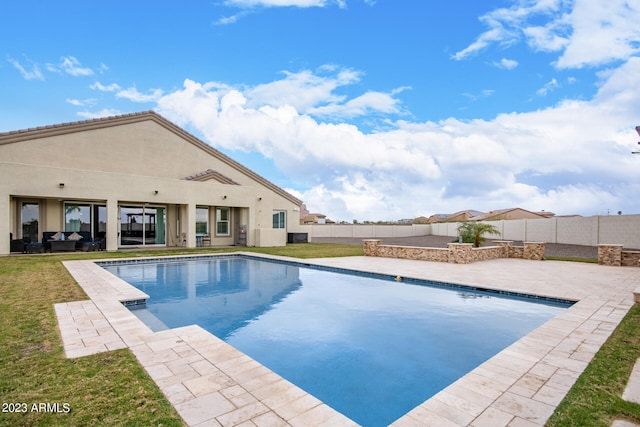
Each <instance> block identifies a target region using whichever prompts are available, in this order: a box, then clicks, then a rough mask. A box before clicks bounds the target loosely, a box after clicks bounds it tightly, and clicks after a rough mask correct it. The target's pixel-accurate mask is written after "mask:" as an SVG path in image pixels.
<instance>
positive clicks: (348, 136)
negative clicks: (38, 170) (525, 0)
mask: <svg viewBox="0 0 640 427" xmlns="http://www.w3.org/2000/svg"><path fill="white" fill-rule="evenodd" d="M340 72H341V71H340V70H334V73H335V74H334V75H333V77H331V76H327V75H326V74H323V76H324V77H322V78H320V77H319V76H317V75H315V74H313V73H310V74H309V73H306V74H305V78H304V80H305V81H314V82H315V81H324V80H323V79H327V80H332V79H333V80H338V79H339V77H338V75H339V73H340ZM637 75H640V58H633V59H632V60H630V61H628V62H627V63H626V64H625V65H624V66H622V67H620V68H618V69H615V70H611V71H610V73H609V74H607V75H606V76H605V77H606V80H603V81H602V82H601V85H600V88H599V90H598V93H597V95H596V96H595V97H594V98H593V99H591V100H582V101H571V100H567V101H564V102H562V103H560V104H558V105H556V106H554V107H550V108H547V109H544V110H539V111H534V112H530V113H511V114H502V115H499V116H498V117H496V118H495V119H493V120H472V121H461V120H457V119H453V118H451V119H447V120H443V121H440V122H423V123H415V122H408V121H398V122H396V123H395V126H394V128H393V129H391V130H386V131H377V132H372V133H365V132H363V131H362V130H360V129H358V128H357V127H356V126H354V125H350V124H346V123H327V122H323V121H320V120H319V119H318V118H314V116H312V115H310V114H309V113H307V114H305V113H303V112H301V111H299V109H298V108H294V107H293V106H291V105H288V104H287V103H286V100H287V99H288V98H287V97H286V96H285V97H282V96H281V95H276V96H275V100H278V102H276V101H275V100H271V101H269V100H268V99H267V98H266V96H267V95H266V94H267V93H274V94H277V92H275V91H274V92H270V91H258V92H259V93H260V94H261V96H260V97H256V98H254V99H251V97H252V96H253V95H254V94H255V93H256V91H255V90H254V89H255V88H244V89H231V88H229V87H226V86H224V85H221V84H217V83H205V84H202V83H197V82H194V81H190V80H187V81H185V84H184V87H183V88H182V89H180V90H176V91H174V92H172V93H168V94H166V95H164V96H163V97H162V98H161V99H160V100H159V101H158V108H157V109H158V112H159V113H161V114H163V115H164V116H166V117H167V118H169V119H170V120H173V121H176V123H178V124H180V125H183V126H184V125H188V126H189V127H190V128H191V129H195V130H197V132H199V133H200V134H202V135H203V136H204V139H205V140H207V141H208V142H209V143H211V144H212V145H214V146H216V147H218V148H222V149H228V150H244V151H249V152H259V153H263V155H264V156H266V157H268V158H270V159H272V160H273V162H274V163H275V164H276V166H277V167H278V168H279V169H280V170H282V171H283V173H284V174H285V175H286V176H288V177H290V178H291V179H292V180H293V181H294V182H296V183H297V184H296V188H297V191H298V193H299V194H300V195H301V197H302V198H303V199H304V200H305V202H306V203H307V206H309V207H310V209H312V210H314V211H321V212H323V213H325V214H328V215H329V216H330V217H332V219H335V220H349V221H350V220H352V219H354V218H356V219H361V220H364V219H372V220H375V219H397V218H400V217H407V216H412V215H414V216H418V215H427V214H430V213H435V212H453V211H456V210H460V209H470V208H473V209H479V210H490V209H496V208H506V207H515V206H521V207H523V208H526V209H531V210H539V209H546V210H552V211H556V212H557V213H565V214H569V213H580V214H586V215H589V214H594V213H599V212H602V211H603V209H608V208H611V209H614V210H616V211H617V210H623V211H625V212H631V211H639V210H640V205H638V202H637V201H634V200H635V199H634V200H631V199H630V198H629V197H628V195H626V194H625V193H624V192H623V190H622V189H628V188H629V187H630V186H633V185H636V184H633V183H634V182H635V181H637V167H638V164H637V160H638V159H636V158H634V157H633V156H631V155H630V154H629V151H630V150H631V149H632V148H634V147H631V145H630V143H629V142H628V140H629V139H630V138H633V135H632V133H633V126H632V125H635V121H637V115H636V114H635V113H636V111H637V109H636V108H634V107H633V106H634V105H636V106H637V105H640V81H639V80H638V79H637ZM290 76H291V74H286V75H285V78H284V79H282V80H280V81H277V82H272V83H269V84H266V85H261V87H262V88H264V87H282V85H284V86H286V83H287V82H288V81H290V80H291V79H290ZM294 80H295V79H294ZM351 81H353V82H354V83H355V82H357V79H354V80H351ZM554 85H557V82H555V83H554V81H553V80H552V81H551V82H550V85H549V88H551V87H553V86H554ZM320 86H322V85H320ZM314 87H315V86H314ZM332 87H337V86H335V85H334V86H332ZM320 93H321V94H322V95H319V94H316V95H315V96H313V97H311V98H312V100H306V101H304V102H303V104H304V105H305V108H306V109H307V110H309V111H313V110H314V108H315V107H313V104H314V103H316V104H319V105H321V106H322V105H325V104H326V101H327V100H333V99H335V97H336V95H335V94H334V93H333V92H332V91H331V90H327V89H324V90H322V91H320ZM363 96H364V95H360V96H358V95H356V96H354V97H353V98H351V99H342V98H340V99H341V105H344V106H348V105H350V104H351V103H352V101H354V100H358V99H360V98H362V97H363ZM257 99H260V100H261V103H258V102H257ZM634 160H636V161H635V162H634ZM605 205H606V206H605Z"/></svg>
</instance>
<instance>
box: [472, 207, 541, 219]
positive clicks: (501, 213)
mask: <svg viewBox="0 0 640 427" xmlns="http://www.w3.org/2000/svg"><path fill="white" fill-rule="evenodd" d="M542 218H547V217H545V216H543V215H539V214H537V213H535V212H531V211H528V210H526V209H522V208H509V209H497V210H495V211H489V212H487V213H485V214H482V215H478V216H476V217H474V218H472V219H471V220H472V221H490V220H500V219H542Z"/></svg>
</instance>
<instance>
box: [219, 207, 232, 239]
mask: <svg viewBox="0 0 640 427" xmlns="http://www.w3.org/2000/svg"><path fill="white" fill-rule="evenodd" d="M230 234H231V227H230V226H229V208H217V209H216V235H218V236H228V235H230Z"/></svg>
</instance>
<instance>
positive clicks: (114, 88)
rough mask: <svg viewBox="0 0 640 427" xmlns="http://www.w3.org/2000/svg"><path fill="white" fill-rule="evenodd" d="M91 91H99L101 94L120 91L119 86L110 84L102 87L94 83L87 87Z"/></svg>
mask: <svg viewBox="0 0 640 427" xmlns="http://www.w3.org/2000/svg"><path fill="white" fill-rule="evenodd" d="M89 87H90V88H91V89H94V90H99V91H101V92H117V91H119V90H120V86H118V85H117V84H115V83H112V84H110V85H106V86H105V85H103V84H102V83H100V82H95V83H94V84H92V85H91V86H89Z"/></svg>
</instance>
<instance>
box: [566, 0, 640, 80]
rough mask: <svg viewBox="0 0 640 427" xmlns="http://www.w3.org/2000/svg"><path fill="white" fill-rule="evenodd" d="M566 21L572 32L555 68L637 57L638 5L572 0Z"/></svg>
mask: <svg viewBox="0 0 640 427" xmlns="http://www.w3.org/2000/svg"><path fill="white" fill-rule="evenodd" d="M567 21H568V23H570V25H571V27H572V29H573V32H572V34H571V36H570V37H569V41H568V43H567V46H566V49H565V50H564V52H563V54H562V56H561V57H560V59H559V60H558V62H557V66H558V67H559V68H573V67H576V68H579V67H583V66H586V65H598V64H607V63H610V62H612V61H615V60H625V59H627V58H629V57H631V56H633V55H637V54H638V53H640V44H639V43H638V40H640V26H638V22H640V3H638V2H633V1H627V0H609V1H606V2H604V1H592V0H576V1H575V6H574V8H573V10H572V11H571V13H570V15H569V16H568V17H567Z"/></svg>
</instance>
